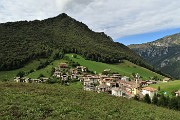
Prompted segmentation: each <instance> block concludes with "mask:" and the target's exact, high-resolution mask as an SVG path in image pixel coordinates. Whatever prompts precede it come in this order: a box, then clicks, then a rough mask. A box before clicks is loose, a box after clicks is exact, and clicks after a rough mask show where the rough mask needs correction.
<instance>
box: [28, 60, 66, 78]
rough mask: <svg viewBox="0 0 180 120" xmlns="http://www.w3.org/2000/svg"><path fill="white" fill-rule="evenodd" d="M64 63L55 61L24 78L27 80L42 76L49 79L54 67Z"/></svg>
mask: <svg viewBox="0 0 180 120" xmlns="http://www.w3.org/2000/svg"><path fill="white" fill-rule="evenodd" d="M64 62H66V61H65V60H55V61H53V62H52V63H50V64H49V65H47V66H46V67H45V68H43V69H40V70H37V71H34V72H32V73H30V74H28V75H27V76H26V77H28V78H38V77H39V75H41V74H43V75H44V76H45V77H51V71H52V69H53V68H54V67H57V66H58V65H59V64H60V63H64Z"/></svg>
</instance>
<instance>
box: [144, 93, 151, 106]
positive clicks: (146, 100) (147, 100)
mask: <svg viewBox="0 0 180 120" xmlns="http://www.w3.org/2000/svg"><path fill="white" fill-rule="evenodd" d="M144 102H146V103H148V104H150V103H151V98H150V97H149V95H148V94H146V95H145V96H144Z"/></svg>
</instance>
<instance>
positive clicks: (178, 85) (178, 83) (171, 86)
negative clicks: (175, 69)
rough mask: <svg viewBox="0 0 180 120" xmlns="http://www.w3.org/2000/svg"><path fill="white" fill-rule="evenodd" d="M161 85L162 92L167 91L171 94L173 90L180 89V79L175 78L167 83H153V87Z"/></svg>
mask: <svg viewBox="0 0 180 120" xmlns="http://www.w3.org/2000/svg"><path fill="white" fill-rule="evenodd" d="M159 86H160V92H166V94H168V95H171V94H172V92H175V91H177V90H179V89H180V80H174V81H170V82H167V83H159V84H153V85H151V87H154V88H156V89H158V87H159Z"/></svg>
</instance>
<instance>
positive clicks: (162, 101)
mask: <svg viewBox="0 0 180 120" xmlns="http://www.w3.org/2000/svg"><path fill="white" fill-rule="evenodd" d="M157 105H159V106H166V97H165V96H164V94H161V96H160V98H159V100H158V103H157Z"/></svg>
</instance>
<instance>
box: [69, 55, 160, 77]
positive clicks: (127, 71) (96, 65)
mask: <svg viewBox="0 0 180 120" xmlns="http://www.w3.org/2000/svg"><path fill="white" fill-rule="evenodd" d="M66 56H68V57H69V58H70V59H71V60H73V61H74V62H78V63H79V64H80V65H83V66H86V67H88V68H89V70H91V71H96V72H97V73H101V72H102V71H103V70H104V69H111V71H113V72H119V73H120V74H121V75H126V76H131V75H132V73H139V74H140V75H141V76H142V77H143V79H149V77H153V76H158V77H159V78H160V79H162V78H163V76H161V75H159V74H157V73H155V72H152V71H150V70H148V69H146V68H143V67H140V66H138V65H135V64H133V63H131V62H129V61H126V60H125V61H124V63H120V64H106V63H102V62H95V61H91V60H85V59H84V58H83V57H81V56H79V55H77V58H73V57H72V54H67V55H66Z"/></svg>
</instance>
